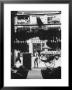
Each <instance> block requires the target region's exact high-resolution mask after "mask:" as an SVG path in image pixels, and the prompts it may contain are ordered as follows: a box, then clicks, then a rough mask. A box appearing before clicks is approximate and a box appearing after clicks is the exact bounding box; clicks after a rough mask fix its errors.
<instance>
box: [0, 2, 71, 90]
mask: <svg viewBox="0 0 72 90" xmlns="http://www.w3.org/2000/svg"><path fill="white" fill-rule="evenodd" d="M4 3H14V4H15V3H16V4H17V3H29V4H30V3H37V4H39V3H51V4H52V3H53V4H57V3H61V4H64V3H69V43H71V42H70V41H71V29H72V25H71V23H72V17H71V16H72V1H70V0H0V88H3V89H5V87H4V85H3V82H4V81H3V80H4V78H3V76H4V72H3V71H4V70H3V69H4V65H3V63H4V47H3V46H4V34H3V33H4V29H3V28H4V25H3V24H4V23H3V19H4V18H3V15H4V14H3V13H4V12H3V5H4ZM69 46H71V45H70V44H69ZM7 89H9V90H12V89H14V88H6V90H7ZM16 89H24V88H16Z"/></svg>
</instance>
